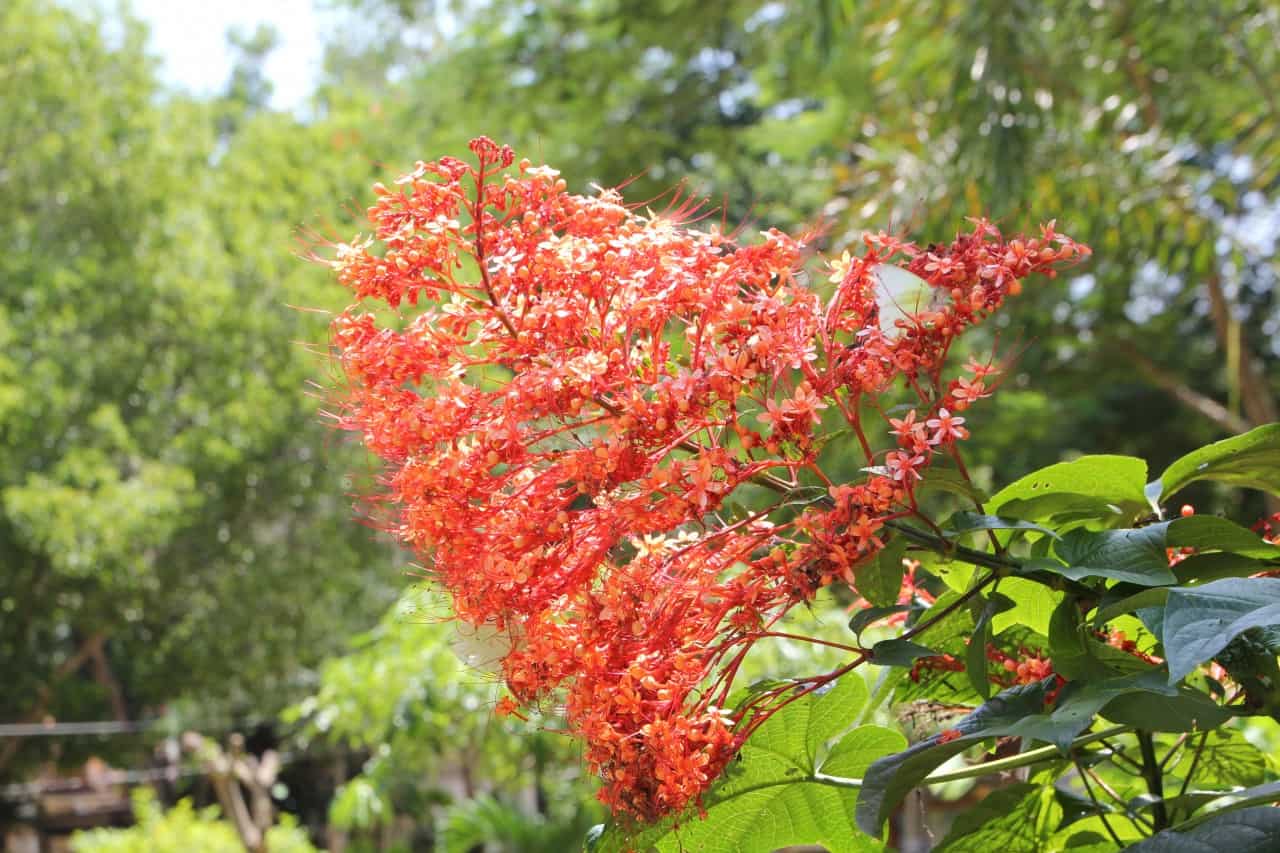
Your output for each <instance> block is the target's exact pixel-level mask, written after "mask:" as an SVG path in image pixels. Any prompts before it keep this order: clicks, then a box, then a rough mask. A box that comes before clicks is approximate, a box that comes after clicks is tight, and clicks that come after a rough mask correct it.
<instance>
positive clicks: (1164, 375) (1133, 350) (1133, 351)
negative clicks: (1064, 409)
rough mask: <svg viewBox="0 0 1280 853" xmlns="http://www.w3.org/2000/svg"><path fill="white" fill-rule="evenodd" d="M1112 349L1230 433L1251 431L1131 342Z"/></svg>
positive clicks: (1187, 404) (1212, 400)
mask: <svg viewBox="0 0 1280 853" xmlns="http://www.w3.org/2000/svg"><path fill="white" fill-rule="evenodd" d="M1111 347H1112V348H1113V349H1115V350H1116V351H1117V352H1119V353H1120V354H1121V355H1123V356H1124V357H1125V358H1127V359H1129V361H1131V362H1132V363H1133V366H1134V367H1136V368H1137V369H1138V372H1139V373H1141V374H1142V375H1143V376H1145V377H1146V378H1147V379H1148V380H1149V381H1150V382H1151V384H1153V385H1155V386H1156V387H1157V388H1160V389H1161V390H1162V391H1165V392H1167V393H1168V394H1169V395H1170V396H1172V397H1173V398H1174V399H1175V400H1177V401H1178V402H1179V403H1181V404H1182V405H1184V406H1186V407H1187V408H1189V409H1191V410H1192V411H1193V412H1195V413H1196V414H1198V415H1201V416H1203V417H1205V418H1208V419H1209V420H1211V421H1213V422H1214V423H1215V424H1217V425H1218V426H1219V427H1221V428H1222V429H1223V430H1225V431H1227V432H1230V433H1241V432H1248V431H1249V426H1250V424H1249V422H1248V421H1247V420H1245V419H1244V418H1242V417H1240V416H1239V415H1237V414H1236V413H1235V412H1233V411H1231V410H1230V409H1228V408H1227V407H1226V406H1224V405H1222V404H1221V403H1219V402H1218V401H1217V400H1215V399H1213V398H1212V397H1209V396H1207V395H1205V394H1202V393H1200V392H1199V391H1197V390H1195V389H1194V388H1192V387H1191V386H1190V385H1187V384H1186V383H1185V382H1183V381H1182V379H1181V378H1180V377H1179V376H1177V375H1175V374H1174V373H1173V372H1172V371H1169V370H1166V369H1165V368H1163V367H1161V366H1160V365H1159V364H1157V363H1156V362H1155V361H1153V360H1152V359H1151V358H1150V357H1148V356H1147V355H1146V354H1145V353H1143V352H1142V351H1141V350H1139V349H1138V348H1137V347H1135V346H1134V345H1133V344H1131V343H1129V342H1128V341H1114V342H1112V343H1111Z"/></svg>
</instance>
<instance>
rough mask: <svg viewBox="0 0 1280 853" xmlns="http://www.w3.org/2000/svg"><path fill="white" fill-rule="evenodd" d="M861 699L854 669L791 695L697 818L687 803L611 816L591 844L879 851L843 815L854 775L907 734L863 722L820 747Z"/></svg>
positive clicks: (852, 716)
mask: <svg viewBox="0 0 1280 853" xmlns="http://www.w3.org/2000/svg"><path fill="white" fill-rule="evenodd" d="M866 702H867V688H866V684H865V682H864V681H863V680H862V678H861V676H859V675H858V674H856V673H854V674H852V675H848V676H845V677H844V678H842V679H840V680H839V681H837V682H836V684H835V686H834V687H832V688H831V689H829V690H827V691H825V692H820V693H814V694H810V695H808V696H804V697H802V698H800V699H797V700H795V701H793V702H791V703H790V704H788V705H786V706H785V707H783V708H782V709H781V710H780V711H778V712H777V713H775V714H774V715H773V716H772V717H770V718H769V720H768V721H767V722H766V723H765V724H764V725H762V726H761V727H760V728H759V730H757V731H756V732H755V734H753V735H752V736H751V737H750V738H749V739H748V740H747V742H746V744H744V745H743V747H742V751H741V756H740V760H738V761H735V762H733V764H732V765H731V766H730V767H729V769H728V770H727V771H726V772H725V774H724V776H723V778H722V779H721V780H720V781H719V782H717V783H716V784H715V785H714V786H713V787H712V788H711V790H710V791H708V792H707V794H706V796H705V797H704V798H703V807H704V808H705V810H706V815H705V817H702V818H700V817H699V815H698V813H697V810H691V811H690V812H689V813H686V814H683V815H680V816H678V817H675V818H669V819H667V820H665V821H662V822H660V823H658V824H656V825H654V826H650V827H645V828H639V829H638V830H632V831H628V830H627V829H625V828H624V827H622V826H620V825H616V824H615V825H611V826H610V827H609V828H608V829H606V831H605V832H604V834H603V836H602V837H601V838H600V839H599V841H598V842H597V845H596V847H595V848H594V849H595V850H596V851H600V853H621V851H624V850H635V851H649V850H657V851H663V853H665V851H677V850H700V851H708V853H737V851H742V852H743V853H769V851H773V850H776V849H777V848H779V847H786V846H788V845H796V844H820V845H822V846H824V847H826V848H827V849H828V850H830V851H832V853H845V852H846V851H848V853H860V851H872V850H880V849H881V845H880V844H879V843H878V842H876V841H874V840H872V839H870V838H867V837H866V836H865V835H863V834H861V833H860V832H859V831H858V830H857V828H856V827H855V826H854V825H853V823H852V821H851V817H852V812H853V806H854V798H855V797H856V794H857V789H856V782H854V781H853V780H856V779H857V778H858V777H860V776H861V775H862V774H863V773H864V771H865V770H866V768H867V767H868V766H870V765H871V763H872V762H873V761H874V760H875V759H877V758H879V757H880V756H882V755H885V754H887V753H891V752H893V751H895V750H898V749H901V748H902V747H903V746H904V745H905V744H906V741H905V739H904V738H903V737H902V735H900V734H898V733H897V732H894V731H891V730H889V729H885V728H882V727H879V726H861V727H859V728H856V729H854V730H852V731H851V732H849V733H848V734H846V735H845V736H844V737H843V738H841V739H840V740H839V741H838V742H836V743H835V744H834V745H833V746H831V748H830V749H829V750H828V749H827V744H828V743H829V742H830V741H831V740H832V739H833V738H835V737H837V736H838V735H840V734H841V732H843V731H845V730H846V729H848V728H849V726H850V725H852V724H853V722H854V721H855V720H856V719H857V718H858V716H859V714H861V713H862V710H863V708H864V707H865V705H866Z"/></svg>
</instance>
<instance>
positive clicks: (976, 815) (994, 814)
mask: <svg viewBox="0 0 1280 853" xmlns="http://www.w3.org/2000/svg"><path fill="white" fill-rule="evenodd" d="M1061 820H1062V806H1061V805H1059V803H1058V799H1057V797H1056V796H1055V795H1054V791H1053V788H1052V787H1049V786H1046V785H1036V784H1032V783H1029V782H1018V783H1015V784H1013V785H1009V786H1008V787H1005V788H1001V789H1000V790H999V791H996V792H995V793H994V794H992V795H991V796H989V797H987V798H986V799H984V800H983V801H982V802H981V803H979V804H978V805H977V806H976V807H975V808H973V809H972V810H970V811H967V812H965V813H964V814H963V815H961V816H960V817H959V818H957V819H956V822H955V824H954V825H952V827H951V831H950V832H948V833H947V836H946V837H945V838H943V839H942V840H941V841H939V842H938V845H937V846H936V847H934V848H933V849H934V851H935V853H986V851H991V850H1000V851H1004V853H1042V851H1043V850H1044V849H1045V843H1046V842H1047V841H1048V838H1049V836H1050V835H1051V834H1052V832H1053V830H1054V828H1055V827H1056V826H1057V825H1058V823H1059V822H1060V821H1061Z"/></svg>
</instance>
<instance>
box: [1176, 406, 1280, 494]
mask: <svg viewBox="0 0 1280 853" xmlns="http://www.w3.org/2000/svg"><path fill="white" fill-rule="evenodd" d="M1196 480H1217V481H1219V482H1223V483H1228V484H1230V485H1233V486H1243V487H1245V488H1250V489H1261V490H1263V491H1267V492H1271V493H1272V494H1280V424H1266V425H1264V426H1260V427H1258V428H1257V429H1253V430H1250V431H1249V432H1246V433H1245V434H1244V435H1237V436H1234V437H1232V438H1228V439H1224V440H1223V441H1217V442H1214V443H1213V444H1210V445H1206V446H1205V447H1201V448H1200V449H1199V450H1193V451H1192V452H1190V453H1188V454H1187V455H1186V456H1183V457H1182V458H1181V459H1179V460H1177V461H1176V462H1174V463H1173V464H1172V465H1170V466H1169V467H1168V468H1166V469H1165V470H1164V473H1163V474H1161V475H1160V479H1159V480H1156V481H1155V483H1153V484H1152V491H1153V492H1154V490H1155V488H1156V487H1157V486H1158V488H1159V495H1160V500H1161V501H1163V500H1165V499H1167V498H1168V497H1169V496H1170V495H1172V494H1174V493H1175V492H1177V491H1178V490H1179V489H1181V488H1182V487H1183V486H1186V485H1187V484H1189V483H1194V482H1195V481H1196Z"/></svg>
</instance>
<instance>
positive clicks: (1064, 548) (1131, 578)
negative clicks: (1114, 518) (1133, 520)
mask: <svg viewBox="0 0 1280 853" xmlns="http://www.w3.org/2000/svg"><path fill="white" fill-rule="evenodd" d="M1167 527H1168V523H1167V522H1165V523H1161V524H1152V525H1149V526H1147V527H1137V528H1128V529H1125V530H1101V531H1089V530H1072V531H1069V532H1068V533H1067V534H1066V535H1065V536H1063V537H1062V539H1061V540H1060V541H1058V542H1056V543H1054V551H1055V553H1056V554H1057V555H1058V557H1059V558H1060V559H1061V560H1063V561H1064V562H1065V563H1066V565H1065V566H1057V565H1054V564H1052V562H1050V561H1036V562H1035V566H1036V568H1042V569H1047V570H1049V571H1053V572H1056V573H1057V574H1061V575H1065V576H1066V577H1068V578H1071V579H1072V580H1083V579H1084V578H1090V577H1101V578H1111V579H1112V580H1118V581H1127V582H1128V583H1135V584H1140V585H1142V586H1165V585H1168V584H1174V583H1177V582H1178V579H1177V578H1176V577H1174V575H1173V572H1172V571H1170V570H1169V558H1168V556H1167V555H1166V553H1165V529H1166V528H1167Z"/></svg>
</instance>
